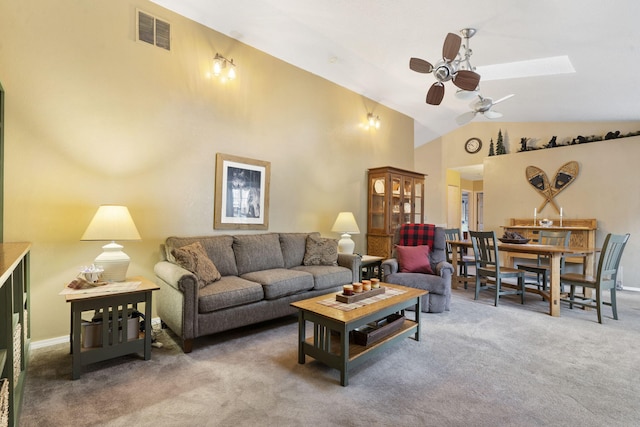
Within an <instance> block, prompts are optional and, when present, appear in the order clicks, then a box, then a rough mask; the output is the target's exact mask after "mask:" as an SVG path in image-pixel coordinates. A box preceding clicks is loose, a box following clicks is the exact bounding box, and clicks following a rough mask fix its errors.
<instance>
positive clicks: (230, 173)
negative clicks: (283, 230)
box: [213, 153, 271, 230]
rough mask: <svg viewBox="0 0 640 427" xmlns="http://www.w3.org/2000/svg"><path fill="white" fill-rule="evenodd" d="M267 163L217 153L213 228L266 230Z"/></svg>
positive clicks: (267, 212) (267, 210)
mask: <svg viewBox="0 0 640 427" xmlns="http://www.w3.org/2000/svg"><path fill="white" fill-rule="evenodd" d="M270 173H271V163H269V162H263V161H261V160H253V159H247V158H244V157H238V156H232V155H229V154H222V153H218V154H217V155H216V194H215V206H214V215H213V216H214V221H213V228H215V229H238V230H240V229H243V230H266V229H268V228H269V179H270Z"/></svg>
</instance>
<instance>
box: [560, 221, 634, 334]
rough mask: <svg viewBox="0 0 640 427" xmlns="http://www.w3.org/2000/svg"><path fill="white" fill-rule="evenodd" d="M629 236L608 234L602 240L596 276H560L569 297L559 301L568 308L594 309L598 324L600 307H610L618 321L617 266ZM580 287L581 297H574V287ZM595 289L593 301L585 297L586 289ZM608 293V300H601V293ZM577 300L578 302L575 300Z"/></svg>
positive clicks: (574, 274) (600, 314)
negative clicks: (567, 289)
mask: <svg viewBox="0 0 640 427" xmlns="http://www.w3.org/2000/svg"><path fill="white" fill-rule="evenodd" d="M629 236H630V234H629V233H627V234H624V235H623V234H611V233H609V234H608V235H607V237H606V238H605V240H604V245H603V247H602V252H601V254H600V260H599V261H598V269H597V271H596V276H595V277H593V276H587V275H585V274H578V273H565V274H561V275H560V283H562V284H565V285H569V286H570V291H569V297H568V298H561V299H560V300H561V301H564V302H568V303H569V308H573V305H574V304H577V305H579V306H582V307H591V308H595V309H596V310H597V312H598V323H602V306H603V305H608V306H611V310H612V311H613V318H614V319H615V320H618V308H617V305H616V278H617V276H618V266H619V265H620V258H622V252H623V251H624V247H625V246H626V244H627V242H628V241H629ZM577 286H582V289H583V293H582V296H580V295H576V287H577ZM587 288H591V289H595V300H594V299H593V298H592V297H587V296H586V289H587ZM606 290H609V291H610V300H609V301H608V302H606V301H604V300H603V292H604V291H606ZM576 298H579V300H576Z"/></svg>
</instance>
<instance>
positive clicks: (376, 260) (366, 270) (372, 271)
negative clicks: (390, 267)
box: [360, 255, 384, 280]
mask: <svg viewBox="0 0 640 427" xmlns="http://www.w3.org/2000/svg"><path fill="white" fill-rule="evenodd" d="M383 259H384V257H381V256H373V255H362V260H361V261H360V265H361V266H362V270H361V271H360V280H362V279H371V278H372V277H374V276H375V277H377V278H378V279H381V280H382V260H383ZM376 269H377V272H376Z"/></svg>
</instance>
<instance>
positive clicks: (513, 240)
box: [498, 237, 531, 245]
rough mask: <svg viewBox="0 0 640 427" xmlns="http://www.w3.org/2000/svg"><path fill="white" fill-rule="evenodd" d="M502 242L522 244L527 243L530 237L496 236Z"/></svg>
mask: <svg viewBox="0 0 640 427" xmlns="http://www.w3.org/2000/svg"><path fill="white" fill-rule="evenodd" d="M498 240H500V241H501V242H502V243H515V244H517V245H523V244H525V243H529V242H530V241H531V239H507V238H505V237H498Z"/></svg>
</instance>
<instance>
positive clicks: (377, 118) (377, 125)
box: [376, 116, 380, 129]
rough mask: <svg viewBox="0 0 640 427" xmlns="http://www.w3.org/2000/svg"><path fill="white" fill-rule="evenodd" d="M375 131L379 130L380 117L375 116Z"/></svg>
mask: <svg viewBox="0 0 640 427" xmlns="http://www.w3.org/2000/svg"><path fill="white" fill-rule="evenodd" d="M376 129H380V117H378V116H376Z"/></svg>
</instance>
